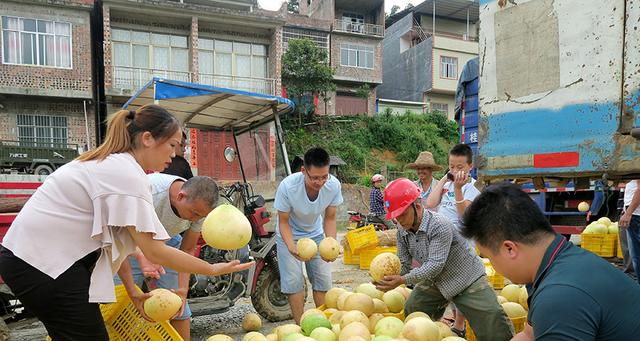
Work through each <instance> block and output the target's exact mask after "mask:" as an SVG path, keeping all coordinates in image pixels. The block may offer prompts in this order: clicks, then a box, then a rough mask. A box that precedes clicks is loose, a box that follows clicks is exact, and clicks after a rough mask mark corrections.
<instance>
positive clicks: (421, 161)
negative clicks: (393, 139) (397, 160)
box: [407, 152, 442, 171]
mask: <svg viewBox="0 0 640 341" xmlns="http://www.w3.org/2000/svg"><path fill="white" fill-rule="evenodd" d="M407 168H412V169H416V168H431V170H432V171H439V170H442V167H440V166H438V165H437V164H436V161H435V160H434V159H433V154H431V153H430V152H420V155H418V158H417V159H416V161H415V162H413V163H410V164H408V165H407Z"/></svg>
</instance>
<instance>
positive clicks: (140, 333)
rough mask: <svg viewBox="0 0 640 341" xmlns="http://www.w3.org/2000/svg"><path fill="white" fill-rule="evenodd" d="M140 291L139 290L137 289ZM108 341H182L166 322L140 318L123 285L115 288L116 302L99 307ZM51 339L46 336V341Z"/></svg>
mask: <svg viewBox="0 0 640 341" xmlns="http://www.w3.org/2000/svg"><path fill="white" fill-rule="evenodd" d="M138 290H140V289H138ZM100 313H102V318H103V319H104V323H105V325H106V327H107V332H108V333H109V340H110V341H129V340H144V341H165V340H166V341H182V340H183V339H182V337H181V336H180V334H178V332H176V330H175V329H173V327H172V326H171V324H170V323H169V322H168V321H164V322H160V323H151V322H148V321H147V320H145V319H144V318H142V316H141V315H140V314H139V313H138V310H136V307H135V306H134V305H133V302H132V301H131V299H130V298H129V295H128V294H127V290H126V289H125V288H124V286H123V285H118V286H116V302H115V303H109V304H101V305H100ZM50 340H51V338H50V337H49V336H47V341H50Z"/></svg>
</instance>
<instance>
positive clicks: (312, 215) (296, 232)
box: [273, 148, 343, 323]
mask: <svg viewBox="0 0 640 341" xmlns="http://www.w3.org/2000/svg"><path fill="white" fill-rule="evenodd" d="M342 201H343V199H342V189H341V185H340V181H338V179H336V178H335V177H334V176H332V175H331V174H329V154H328V153H327V152H326V151H325V150H324V149H322V148H311V149H309V150H308V151H307V152H306V153H305V154H304V165H303V166H302V170H301V171H300V172H297V173H294V174H291V175H289V176H288V177H286V178H285V179H284V180H282V182H280V185H279V186H278V190H277V191H276V199H275V202H274V204H273V207H274V208H275V209H276V210H278V219H277V223H276V245H277V251H278V270H279V271H280V290H281V291H282V293H283V294H286V295H287V296H288V299H289V305H290V306H291V312H292V314H293V319H294V320H295V321H296V323H300V316H301V315H302V311H303V309H304V276H303V273H302V264H305V266H306V269H307V275H308V276H309V281H310V282H311V287H312V289H313V300H314V302H315V304H316V306H320V305H322V304H324V295H325V293H326V292H327V291H328V290H329V289H331V266H330V264H328V263H327V261H325V260H323V259H321V258H320V255H319V254H316V255H315V256H314V257H313V258H312V259H310V260H308V261H306V262H303V261H302V260H301V259H300V257H299V256H298V248H297V246H296V243H297V241H298V240H300V239H301V238H310V239H312V240H313V241H315V242H316V244H320V242H321V241H322V239H324V238H325V236H326V237H333V238H336V209H337V206H338V205H340V204H342Z"/></svg>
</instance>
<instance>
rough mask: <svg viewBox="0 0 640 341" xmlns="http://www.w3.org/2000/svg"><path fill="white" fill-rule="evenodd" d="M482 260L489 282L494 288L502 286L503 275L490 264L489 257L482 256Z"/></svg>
mask: <svg viewBox="0 0 640 341" xmlns="http://www.w3.org/2000/svg"><path fill="white" fill-rule="evenodd" d="M482 261H483V263H484V271H485V273H486V274H487V279H488V280H489V284H491V286H492V287H493V288H494V289H502V288H504V276H502V275H501V274H499V273H498V272H496V270H495V269H494V268H493V265H491V262H489V259H487V258H483V259H482Z"/></svg>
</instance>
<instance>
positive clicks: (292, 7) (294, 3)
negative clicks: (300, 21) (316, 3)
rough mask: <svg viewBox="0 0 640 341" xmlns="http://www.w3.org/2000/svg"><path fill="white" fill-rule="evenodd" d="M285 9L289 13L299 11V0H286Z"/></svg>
mask: <svg viewBox="0 0 640 341" xmlns="http://www.w3.org/2000/svg"><path fill="white" fill-rule="evenodd" d="M303 1H306V0H303ZM287 11H289V12H291V13H299V12H300V1H299V0H288V1H287Z"/></svg>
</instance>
